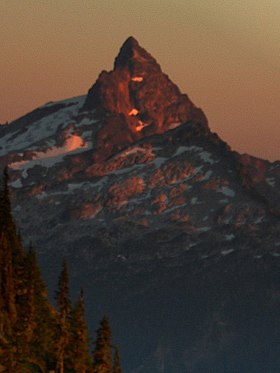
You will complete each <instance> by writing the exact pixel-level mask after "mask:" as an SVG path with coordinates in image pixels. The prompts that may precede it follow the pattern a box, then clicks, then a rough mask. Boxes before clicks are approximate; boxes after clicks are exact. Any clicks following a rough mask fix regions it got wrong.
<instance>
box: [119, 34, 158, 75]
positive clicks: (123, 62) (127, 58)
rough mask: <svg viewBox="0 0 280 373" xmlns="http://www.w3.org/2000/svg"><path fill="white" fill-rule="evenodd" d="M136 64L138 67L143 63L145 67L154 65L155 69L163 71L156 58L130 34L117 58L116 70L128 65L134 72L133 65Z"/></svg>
mask: <svg viewBox="0 0 280 373" xmlns="http://www.w3.org/2000/svg"><path fill="white" fill-rule="evenodd" d="M135 65H137V66H138V67H139V65H143V67H145V66H147V65H153V67H154V70H156V71H161V68H160V66H159V64H158V63H157V61H156V59H155V58H154V57H152V56H151V54H150V53H148V52H147V51H146V50H145V49H144V48H142V47H141V46H140V44H139V43H138V41H137V40H136V39H135V38H134V37H133V36H130V37H129V38H127V39H126V41H125V42H124V43H123V45H122V47H121V49H120V52H119V54H118V55H117V57H116V59H115V63H114V70H116V69H118V68H120V69H121V68H126V67H127V68H128V69H129V70H130V71H131V72H133V67H134V66H135Z"/></svg>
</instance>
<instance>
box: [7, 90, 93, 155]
mask: <svg viewBox="0 0 280 373" xmlns="http://www.w3.org/2000/svg"><path fill="white" fill-rule="evenodd" d="M85 97H86V96H80V97H74V98H71V99H67V100H64V101H58V102H53V103H49V104H46V105H45V107H49V106H52V105H58V104H67V105H69V106H66V107H64V108H62V109H60V110H58V111H56V112H54V113H52V114H49V115H46V116H45V117H43V118H42V119H40V120H37V121H35V122H34V123H32V124H31V125H29V126H26V127H24V128H23V129H24V130H25V131H24V132H23V131H22V129H21V130H17V131H15V132H12V133H8V134H7V135H5V136H4V137H2V138H1V139H0V149H1V151H0V156H1V155H5V154H7V153H9V151H10V149H11V148H12V150H13V151H16V150H24V149H26V148H28V149H29V150H30V147H31V145H32V144H36V143H37V142H39V141H41V140H45V139H46V138H49V137H50V136H53V135H54V134H56V132H57V130H58V129H59V127H61V126H62V127H63V128H64V127H65V126H67V125H68V124H69V122H71V120H73V119H72V118H73V117H74V116H75V115H77V114H78V112H79V109H80V108H81V107H82V105H83V103H84V101H85ZM43 107H44V106H42V107H41V108H43Z"/></svg>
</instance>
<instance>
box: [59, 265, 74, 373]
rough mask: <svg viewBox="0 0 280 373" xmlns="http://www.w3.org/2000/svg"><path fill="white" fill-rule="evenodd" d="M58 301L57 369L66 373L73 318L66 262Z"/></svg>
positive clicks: (62, 272) (60, 279)
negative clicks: (71, 319)
mask: <svg viewBox="0 0 280 373" xmlns="http://www.w3.org/2000/svg"><path fill="white" fill-rule="evenodd" d="M56 300H57V305H58V313H59V325H58V326H59V331H58V338H57V352H58V358H57V369H58V372H59V373H64V371H65V363H66V362H67V359H68V356H67V355H68V354H67V352H68V348H69V344H70V338H71V332H70V323H69V322H70V318H71V310H72V309H71V301H70V295H69V277H68V268H67V262H66V260H64V261H63V266H62V271H61V274H60V276H59V280H58V291H57V292H56Z"/></svg>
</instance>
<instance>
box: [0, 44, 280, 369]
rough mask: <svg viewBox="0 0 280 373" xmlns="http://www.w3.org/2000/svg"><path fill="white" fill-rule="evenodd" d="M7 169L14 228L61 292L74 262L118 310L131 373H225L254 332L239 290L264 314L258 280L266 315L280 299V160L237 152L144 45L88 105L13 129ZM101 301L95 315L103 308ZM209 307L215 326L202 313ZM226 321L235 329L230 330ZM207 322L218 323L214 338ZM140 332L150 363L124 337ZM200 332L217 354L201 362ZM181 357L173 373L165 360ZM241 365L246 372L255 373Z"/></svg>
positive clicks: (53, 108)
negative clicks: (241, 319)
mask: <svg viewBox="0 0 280 373" xmlns="http://www.w3.org/2000/svg"><path fill="white" fill-rule="evenodd" d="M139 56H140V57H139ZM0 164H1V165H6V164H8V166H9V169H10V177H11V187H12V197H13V208H14V214H15V218H16V220H17V223H18V226H19V227H20V229H21V230H22V231H23V233H24V236H25V237H29V238H30V239H32V242H33V244H34V245H35V246H36V247H38V259H39V261H40V263H41V266H42V271H43V274H44V275H45V277H46V278H47V281H48V284H49V287H50V288H52V287H53V284H54V281H56V279H53V276H52V272H53V271H54V272H56V270H55V269H56V268H57V263H58V262H60V261H59V259H60V258H62V257H65V256H66V257H67V258H68V261H69V266H70V271H71V273H73V275H74V278H75V279H76V281H77V283H79V284H81V285H82V286H83V287H84V288H85V290H86V291H87V293H89V294H91V293H94V294H98V295H99V296H100V298H101V299H102V301H101V302H100V304H101V305H100V308H99V309H98V311H96V312H97V313H98V314H99V315H98V316H99V318H100V316H101V315H102V313H108V314H110V310H112V309H115V310H116V312H115V313H114V316H113V323H114V324H115V325H113V327H114V330H115V329H116V330H117V331H118V333H119V335H118V336H117V337H118V340H121V338H120V336H121V335H125V338H124V339H125V341H124V345H125V347H124V350H125V352H124V353H122V355H123V356H124V359H127V367H128V368H127V369H128V371H130V372H141V373H142V372H143V373H147V372H149V371H151V372H153V373H155V372H156V373H162V372H164V373H170V371H176V372H177V373H181V372H182V373H183V372H185V371H186V369H189V370H190V369H193V370H190V371H194V372H198V373H201V372H203V371H207V370H203V369H206V368H201V367H202V366H203V367H204V366H205V367H207V364H208V365H209V364H212V365H210V366H211V367H213V369H214V367H215V363H217V359H218V357H217V356H218V355H217V353H216V355H215V353H214V352H213V351H212V349H214V350H215V348H218V347H217V346H218V345H219V348H220V350H219V351H222V352H221V353H222V354H224V355H223V356H226V357H227V359H231V360H230V361H232V358H231V357H229V356H230V355H228V350H227V348H228V347H227V346H228V345H230V346H235V345H234V343H236V341H237V340H238V338H239V335H240V333H241V331H240V328H239V325H238V324H237V323H236V320H235V317H236V316H232V315H231V314H230V311H229V310H230V308H231V307H233V304H232V299H231V297H229V295H228V293H227V286H228V288H229V289H230V288H233V289H236V287H241V288H242V286H243V288H244V289H243V290H244V293H242V291H241V290H240V291H239V290H238V294H239V293H240V294H239V295H240V302H241V303H240V304H243V306H244V307H245V308H246V309H247V308H248V312H249V313H251V314H254V312H253V305H254V307H255V306H256V304H258V302H261V300H260V299H259V296H258V293H257V291H255V290H252V289H254V286H255V285H254V282H253V280H250V279H248V273H250V274H251V275H252V279H253V278H254V279H255V280H256V281H257V282H256V283H258V286H259V287H260V288H261V289H262V291H263V292H264V293H265V294H266V297H267V298H266V299H267V308H265V307H264V308H263V312H264V314H265V315H268V314H269V312H272V310H274V306H275V304H278V303H279V302H278V300H277V299H278V298H277V294H278V293H277V292H278V290H279V288H280V287H279V283H278V280H277V276H276V273H277V271H278V269H279V257H280V233H279V232H280V227H279V214H280V194H279V190H280V189H279V187H280V162H274V163H270V162H268V161H265V160H262V159H259V158H256V157H251V156H249V155H240V154H238V153H237V152H233V151H232V150H231V149H230V147H229V146H228V145H227V144H226V143H225V142H223V141H222V140H221V139H220V138H219V136H218V135H217V134H214V133H212V132H211V130H210V128H209V126H208V122H207V119H206V117H205V115H204V113H203V111H202V110H201V109H199V108H197V107H196V106H195V105H194V104H193V103H192V101H191V100H190V99H189V98H188V96H187V95H185V94H182V93H181V92H180V90H179V89H178V87H177V86H176V85H174V84H173V83H172V82H171V81H170V80H169V78H168V76H167V75H166V74H164V73H163V72H162V71H161V68H160V66H159V65H158V63H157V62H156V60H155V59H154V58H153V57H152V56H151V55H150V54H149V53H148V52H146V51H145V50H144V49H143V48H142V47H140V45H139V43H138V42H137V41H136V40H135V39H134V38H129V39H127V41H126V42H125V43H124V44H123V46H122V48H121V49H120V52H119V54H118V56H117V57H116V59H115V63H114V69H113V70H112V71H110V72H102V73H101V74H100V76H99V77H98V79H97V81H96V82H95V83H94V84H93V86H92V87H91V88H90V89H89V91H88V93H87V95H85V96H79V97H75V98H71V99H67V100H64V101H60V102H57V103H56V102H54V103H48V104H46V105H44V106H42V107H40V108H38V109H35V110H34V111H33V112H31V113H29V114H27V115H25V116H24V117H22V118H19V119H18V120H16V121H14V122H12V123H11V124H9V125H8V126H5V127H4V128H3V127H0ZM21 211H24V214H20V212H21ZM21 216H24V218H21ZM239 268H242V271H241V272H239ZM270 272H271V273H270ZM227 273H231V274H232V278H231V276H229V275H227ZM261 278H262V279H263V278H265V281H263V282H262V281H261V280H260V279H261ZM205 279H207V280H205ZM225 279H226V281H225ZM224 281H225V283H226V284H227V286H226V285H225V286H223V285H221V284H223V282H224ZM207 282H209V284H212V285H213V288H212V287H211V286H212V285H211V286H210V285H209V287H208V285H207ZM171 284H172V286H171ZM247 284H248V285H247ZM196 286H197V287H198V288H199V289H200V296H201V299H196V298H195V296H196ZM215 286H216V287H217V289H219V293H217V294H216V295H215V291H214V288H215ZM204 287H207V289H208V291H209V294H212V295H213V297H214V298H215V297H217V298H218V300H217V302H216V304H215V302H214V303H213V301H212V300H211V299H210V296H209V297H208V295H207V294H206V293H205V294H204V292H203V288H204ZM166 289H168V290H166ZM76 290H77V289H75V285H74V286H73V291H76ZM250 292H251V293H252V294H254V296H253V299H252V304H250V305H246V304H245V303H244V302H245V299H246V296H245V295H244V294H247V293H248V294H251V293H250ZM175 294H176V297H177V298H176V297H175ZM184 294H188V295H189V297H190V299H191V300H192V302H193V304H194V305H193V307H194V308H192V307H191V306H190V305H189V303H188V298H187V297H184ZM248 294H247V295H248ZM87 298H88V296H87ZM214 298H213V299H214ZM233 298H234V297H233ZM247 298H248V297H247ZM179 299H180V301H181V303H180V302H179ZM234 299H235V298H234ZM88 302H89V305H88V306H87V308H89V309H90V312H93V310H94V307H95V305H94V300H93V299H89V300H88ZM172 302H175V304H177V308H176V307H175V308H174V309H172V310H171V308H172V307H171V306H170V304H172ZM242 302H243V303H242ZM277 302H278V303H277ZM200 303H202V304H203V305H204V306H203V307H201V305H200ZM244 304H245V305H244ZM243 306H242V307H243ZM170 307H171V308H170ZM188 307H189V308H188ZM137 308H138V309H139V314H137ZM208 308H209V310H210V311H209V312H210V315H211V317H210V316H209V317H210V319H208V316H207V314H206V313H205V314H204V313H203V311H202V310H203V309H205V310H206V311H207V309H208ZM149 309H150V312H151V318H149ZM188 309H190V311H189V312H188ZM161 310H162V312H163V315H164V314H165V315H166V317H167V319H168V322H169V323H170V325H169V326H168V323H167V325H165V324H164V321H165V320H164V318H163V319H161V317H159V315H160V314H161ZM104 311H106V312H104ZM140 311H141V312H140ZM206 311H205V312H206ZM236 312H237V311H236ZM273 312H274V311H273ZM237 313H238V312H237ZM195 314H199V315H200V318H201V322H200V323H197V321H196V322H195V321H194V320H195V319H196V318H195V316H194V315H195ZM171 315H172V317H171ZM217 315H218V316H217ZM118 317H119V318H120V320H121V321H120V324H119V326H118V321H117V318H118ZM158 317H159V319H160V321H157V318H158ZM276 319H277V317H276V316H275V320H276ZM126 320H129V321H128V322H129V325H128V326H127V325H126ZM186 320H189V321H188V322H187V321H186ZM273 320H274V319H273ZM93 321H94V320H93ZM177 322H181V323H182V325H184V327H183V328H182V330H181V332H180V333H179V331H178V338H181V339H182V341H183V342H182V345H181V346H180V349H179V350H178V351H180V354H179V352H178V353H177V352H176V343H175V342H176V341H174V338H173V337H172V332H171V329H172V327H174V328H178V326H176V323H177ZM266 322H267V323H268V324H267V325H268V327H267V330H271V326H270V324H269V322H268V321H266ZM153 323H154V325H153ZM188 323H189V324H188ZM219 323H225V324H226V325H227V328H224V329H227V330H224V329H223V328H222V331H221V332H220V331H219V330H220V329H219V328H220V326H221V325H222V324H219ZM199 324H201V325H204V326H205V325H206V326H207V325H208V326H207V327H206V326H205V329H203V330H204V332H205V334H203V333H202V331H201V330H199ZM190 325H196V326H197V329H195V328H196V327H195V326H194V327H193V328H194V329H193V328H192V327H191V326H190ZM209 325H210V326H211V327H210V326H209ZM254 325H255V324H254ZM256 325H257V323H256ZM207 328H208V329H207ZM209 328H210V329H211V328H212V329H213V330H215V333H216V332H218V331H219V333H221V335H220V334H219V335H220V337H219V338H218V342H217V341H216V342H215V343H216V344H215V343H214V342H213V343H212V344H211V343H210V342H207V343H206V342H205V338H210V337H209V333H210V331H209V330H210V329H209ZM130 329H131V330H133V333H132V334H131V335H134V337H135V342H134V343H136V346H137V348H136V349H137V351H140V352H139V357H136V356H134V355H135V350H134V349H133V347H134V343H133V341H132V336H131V335H130V333H128V332H127V331H124V330H130ZM212 329H211V330H212ZM149 330H153V331H154V335H153V336H151V337H149ZM176 330H177V329H176ZM229 330H230V331H229ZM207 333H208V334H207ZM211 333H212V332H211ZM211 333H210V334H211ZM231 333H232V334H231ZM144 335H145V336H146V338H144ZM141 336H143V338H142V337H141ZM187 336H193V338H194V343H196V344H197V345H199V348H200V349H201V350H203V349H204V350H205V351H206V352H207V353H205V354H204V355H203V354H198V353H197V351H195V347H194V346H193V345H192V343H191V342H190V340H188V337H187ZM247 337H248V338H249V336H247ZM247 337H246V338H247ZM149 338H150V339H149ZM203 338H204V339H203ZM267 338H268V339H269V336H268V337H267ZM203 341H204V342H203ZM145 342H146V343H147V344H148V345H149V349H148V350H147V349H146V348H145V346H144V345H145ZM161 343H162V344H161ZM217 343H218V345H217ZM259 343H260V342H259ZM252 346H253V345H252ZM234 348H236V346H235V347H234ZM159 351H160V352H159ZM217 351H218V350H217ZM238 351H239V350H238ZM239 353H241V352H240V351H239ZM251 353H252V354H253V355H254V354H255V353H256V352H254V348H253V347H252V351H251ZM170 354H171V355H172V359H173V360H172V359H171V360H172V361H173V362H174V366H173V367H172V366H170V365H168V364H167V363H166V361H167V360H168V357H170ZM178 354H179V355H180V356H179V355H178ZM177 355H178V356H177ZM276 355H277V354H276ZM215 356H216V357H215ZM254 356H255V355H254ZM175 357H176V358H175ZM226 357H223V358H224V359H225V360H226ZM162 359H163V361H164V364H163V365H164V366H165V368H164V369H163V370H162V368H161V366H162V365H161V361H162ZM174 359H175V360H176V361H174ZM211 359H212V360H211ZM213 359H214V362H213ZM215 359H216V360H215ZM242 359H243V358H242ZM222 360H223V359H222ZM143 361H145V363H143ZM250 361H251V360H250ZM264 361H266V362H267V361H268V360H264ZM201 364H202V365H201ZM203 364H205V365H203ZM232 364H233V367H234V368H233V370H232V371H233V372H234V371H241V372H242V371H244V372H245V371H246V369H245V368H244V370H242V369H239V368H238V364H237V365H236V363H234V362H233V361H232ZM234 364H235V365H234ZM244 364H245V363H244ZM248 364H249V362H248ZM250 364H251V365H250ZM250 364H249V365H247V367H249V368H248V369H249V371H254V370H252V369H253V368H252V366H253V367H254V368H255V366H254V362H253V360H252V361H251V362H250ZM245 365H246V364H245ZM141 366H142V367H141ZM219 369H220V368H219ZM222 369H223V368H221V369H220V370H217V369H216V370H215V371H217V372H224V371H225V370H222ZM234 369H235V370H234ZM248 369H247V371H248ZM228 371H229V372H230V370H228ZM276 371H277V370H275V372H276ZM273 372H274V371H273Z"/></svg>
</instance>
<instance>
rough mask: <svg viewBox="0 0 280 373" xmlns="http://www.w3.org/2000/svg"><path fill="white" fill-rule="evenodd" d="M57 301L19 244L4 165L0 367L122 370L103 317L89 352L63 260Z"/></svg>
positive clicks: (17, 371) (23, 372)
mask: <svg viewBox="0 0 280 373" xmlns="http://www.w3.org/2000/svg"><path fill="white" fill-rule="evenodd" d="M56 300H57V306H58V307H57V310H56V309H55V308H54V307H53V306H52V305H51V304H50V302H49V300H48V298H47V290H46V285H45V283H44V281H43V279H42V277H41V274H40V270H39V268H38V265H37V262H36V255H35V251H34V249H33V248H32V246H31V245H30V247H29V251H28V252H25V251H24V249H23V246H22V242H21V237H20V235H19V234H18V233H17V229H16V226H15V224H14V221H13V217H12V214H11V205H10V196H9V188H8V173H7V170H6V169H5V170H4V173H3V178H2V182H1V189H0V372H8V373H29V372H38V373H39V372H42V373H43V372H44V373H45V372H59V373H67V372H69V373H70V372H71V373H75V372H77V373H101V372H102V373H121V367H120V358H119V354H118V350H117V348H116V347H114V346H113V344H112V335H111V330H110V325H109V321H108V319H107V318H106V317H104V318H103V319H102V321H101V323H100V327H99V329H98V330H97V338H96V341H95V342H94V351H93V352H92V353H90V351H89V335H88V330H87V323H86V320H85V316H84V301H83V293H82V291H81V294H80V297H79V299H78V301H77V302H76V303H75V305H74V306H72V304H71V301H70V295H69V287H68V271H67V264H66V262H64V263H63V268H62V272H61V274H60V277H59V281H58V290H57V292H56ZM112 355H114V358H113V357H112Z"/></svg>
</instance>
